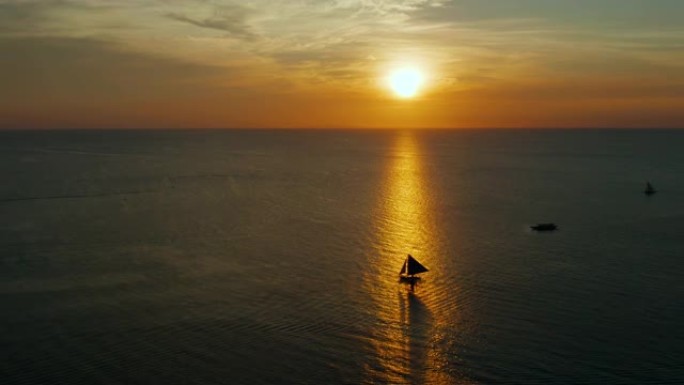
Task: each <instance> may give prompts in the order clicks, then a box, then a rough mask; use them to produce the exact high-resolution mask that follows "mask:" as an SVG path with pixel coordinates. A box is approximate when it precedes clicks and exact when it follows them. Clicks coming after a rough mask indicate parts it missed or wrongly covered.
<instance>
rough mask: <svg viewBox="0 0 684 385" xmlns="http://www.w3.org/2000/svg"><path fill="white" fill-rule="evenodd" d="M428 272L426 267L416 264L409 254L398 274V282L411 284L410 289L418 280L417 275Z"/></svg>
mask: <svg viewBox="0 0 684 385" xmlns="http://www.w3.org/2000/svg"><path fill="white" fill-rule="evenodd" d="M426 271H428V269H427V267H425V266H423V265H422V264H421V263H420V262H418V261H417V260H416V259H415V258H413V256H412V255H411V254H409V255H408V257H406V260H405V261H404V264H403V265H402V266H401V271H400V272H399V282H403V283H408V284H411V287H413V285H415V284H416V282H418V281H419V280H420V277H419V276H418V274H421V273H425V272H426Z"/></svg>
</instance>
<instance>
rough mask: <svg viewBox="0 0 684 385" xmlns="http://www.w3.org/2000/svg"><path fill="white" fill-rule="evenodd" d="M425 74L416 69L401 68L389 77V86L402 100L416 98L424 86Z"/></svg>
mask: <svg viewBox="0 0 684 385" xmlns="http://www.w3.org/2000/svg"><path fill="white" fill-rule="evenodd" d="M423 81H424V79H423V74H422V73H421V72H420V71H419V70H417V69H415V68H408V67H407V68H400V69H398V70H395V71H394V72H392V73H391V74H390V75H389V85H390V87H391V88H392V91H394V93H395V94H396V95H397V96H399V97H402V98H411V97H414V96H416V94H417V93H418V91H419V90H420V87H421V86H422V85H423Z"/></svg>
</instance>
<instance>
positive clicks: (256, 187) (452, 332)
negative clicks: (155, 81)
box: [0, 131, 684, 385]
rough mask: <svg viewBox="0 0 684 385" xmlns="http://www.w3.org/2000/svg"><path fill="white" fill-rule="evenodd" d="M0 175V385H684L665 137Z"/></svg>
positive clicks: (305, 136)
mask: <svg viewBox="0 0 684 385" xmlns="http://www.w3.org/2000/svg"><path fill="white" fill-rule="evenodd" d="M0 177H1V180H2V183H1V184H0V218H2V220H1V221H0V298H1V311H2V313H1V314H2V316H1V317H0V346H1V349H2V355H3V359H2V360H1V361H0V383H1V384H3V385H9V384H125V385H128V384H165V385H173V384H389V383H392V384H682V383H684V131H626V132H620V131H582V132H572V131H554V132H548V131H546V132H541V131H489V132H482V131H480V132H474V131H465V132H393V131H371V132H343V131H337V132H316V131H287V132H277V131H259V132H249V131H227V132H206V131H198V132H187V131H186V132H182V131H179V132H149V131H148V132H133V131H128V132H101V131H99V132H83V131H80V132H79V131H65V132H0ZM647 180H648V181H651V182H652V183H653V185H654V186H655V187H656V189H658V190H659V192H658V193H657V194H655V195H654V196H651V197H646V196H645V195H644V194H643V193H642V191H643V188H644V187H645V182H646V181H647ZM539 222H555V223H556V224H558V226H559V228H560V230H559V231H557V232H555V233H534V232H532V231H530V230H529V226H530V225H533V224H535V223H539ZM408 253H411V254H412V255H413V256H415V257H416V258H417V259H418V260H419V261H421V262H422V263H423V264H424V265H426V266H427V267H428V268H429V269H430V272H428V273H426V274H425V275H424V279H423V281H422V282H421V283H420V284H419V286H418V287H417V288H416V289H415V292H414V293H409V291H408V288H407V287H404V286H402V285H401V284H399V283H398V280H397V278H398V277H397V276H398V272H399V269H400V268H401V265H402V262H403V260H404V258H405V257H406V255H407V254H408Z"/></svg>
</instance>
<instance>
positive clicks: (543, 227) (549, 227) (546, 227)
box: [530, 223, 558, 231]
mask: <svg viewBox="0 0 684 385" xmlns="http://www.w3.org/2000/svg"><path fill="white" fill-rule="evenodd" d="M530 228H531V229H532V230H534V231H555V230H558V226H556V224H555V223H540V224H538V225H534V226H530Z"/></svg>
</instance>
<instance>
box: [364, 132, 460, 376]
mask: <svg viewBox="0 0 684 385" xmlns="http://www.w3.org/2000/svg"><path fill="white" fill-rule="evenodd" d="M414 135H415V134H413V133H411V132H402V133H399V134H398V137H397V139H396V144H395V145H394V148H393V151H392V154H391V156H390V157H389V158H388V163H387V166H386V170H387V171H386V177H385V180H384V182H383V186H384V189H383V190H382V191H381V200H380V202H379V205H378V206H379V207H378V212H377V213H376V215H375V217H376V218H377V219H376V220H377V224H376V234H377V239H376V241H375V242H376V244H375V250H373V251H374V255H369V257H368V258H369V263H368V265H369V269H368V270H367V272H366V274H365V276H364V285H365V289H366V290H367V291H368V292H369V293H370V295H371V297H372V299H373V301H374V303H375V310H376V314H375V317H376V320H377V322H376V324H375V325H374V327H373V330H372V332H371V335H372V338H371V343H372V345H373V348H374V350H375V352H374V358H375V360H374V362H372V363H368V364H367V365H366V368H365V374H366V378H367V382H369V383H411V384H423V383H425V384H428V383H429V384H453V383H458V382H460V381H459V379H458V378H454V376H452V375H450V374H449V373H447V372H446V371H445V370H442V369H440V368H443V367H444V365H443V363H445V362H446V361H447V357H446V356H445V355H446V353H445V349H444V348H443V347H440V346H441V345H443V344H442V342H443V335H442V334H443V333H441V332H440V330H443V329H444V328H443V326H444V325H445V324H446V323H447V322H451V326H453V323H454V322H456V321H457V317H454V316H450V315H447V314H445V313H444V312H443V311H442V306H440V305H441V304H440V302H441V301H443V299H442V298H443V296H442V295H440V294H435V293H439V292H445V291H446V290H445V288H438V286H437V284H435V283H434V278H435V277H436V276H438V275H439V274H436V272H438V271H439V265H440V262H439V261H440V258H442V257H441V256H442V255H444V252H443V250H441V247H443V246H442V245H443V243H441V241H440V232H439V231H438V228H437V226H436V225H435V215H434V211H433V208H432V201H431V197H430V195H429V193H428V183H427V180H426V173H425V172H424V164H423V161H424V158H423V157H422V156H421V154H420V149H419V146H418V142H417V139H416V137H415V136H414ZM409 253H410V254H412V255H413V256H414V257H415V258H416V259H418V260H419V261H420V262H421V263H423V264H424V265H425V266H426V267H427V268H428V269H431V271H430V272H428V273H426V274H425V275H424V278H423V281H422V282H420V283H419V284H418V286H417V287H416V289H415V292H411V291H410V290H409V288H408V287H407V286H404V285H402V284H400V283H399V282H398V274H399V270H400V268H401V266H402V263H403V261H404V259H405V258H406V255H407V254H409ZM451 290H453V288H452V289H451Z"/></svg>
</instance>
